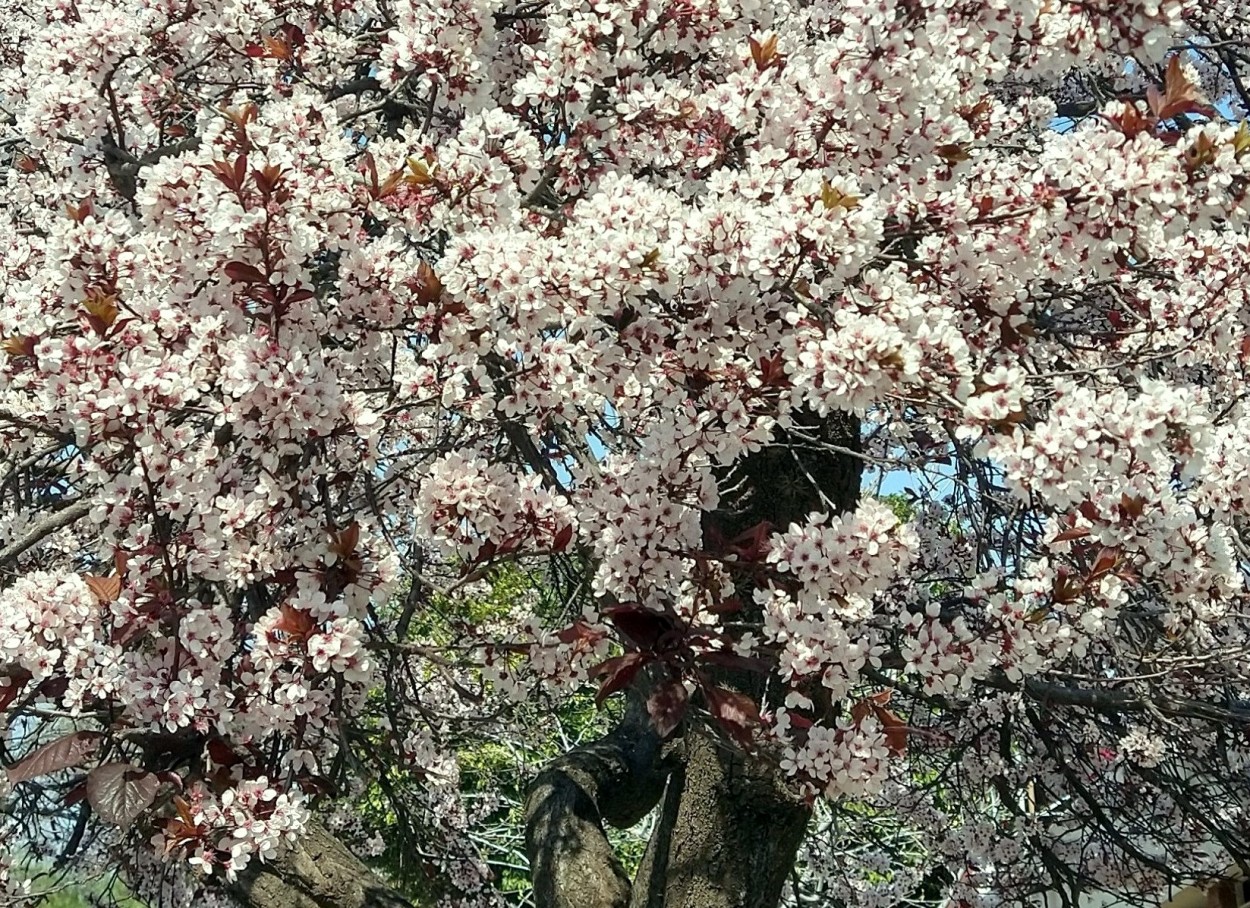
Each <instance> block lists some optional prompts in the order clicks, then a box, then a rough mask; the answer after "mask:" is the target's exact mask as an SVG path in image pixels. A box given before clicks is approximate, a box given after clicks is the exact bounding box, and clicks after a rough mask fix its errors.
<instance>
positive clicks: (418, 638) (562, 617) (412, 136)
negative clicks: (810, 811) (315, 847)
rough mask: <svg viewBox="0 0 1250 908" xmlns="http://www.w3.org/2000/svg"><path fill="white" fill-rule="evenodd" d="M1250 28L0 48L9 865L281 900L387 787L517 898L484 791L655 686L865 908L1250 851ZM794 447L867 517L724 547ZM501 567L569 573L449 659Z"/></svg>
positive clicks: (189, 22) (524, 34) (525, 35)
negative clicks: (844, 475) (497, 855)
mask: <svg viewBox="0 0 1250 908" xmlns="http://www.w3.org/2000/svg"><path fill="white" fill-rule="evenodd" d="M1240 6H1241V4H1240V3H1238V2H1236V0H1226V2H1223V3H1220V2H1202V3H1199V2H1191V0H1090V2H1082V3H1074V2H1057V0H898V2H888V0H810V2H809V0H771V2H760V0H738V2H731V0H622V2H614V0H547V2H537V0H535V2H530V0H521V2H518V0H38V2H30V3H25V4H22V5H21V8H20V9H15V10H13V11H10V12H6V13H4V14H3V16H2V17H0V116H2V117H3V122H2V123H0V145H2V146H3V151H2V154H0V174H2V175H3V180H4V194H3V197H2V198H0V336H2V339H3V341H2V343H3V352H2V353H0V450H2V451H3V453H4V456H5V458H6V460H7V461H8V463H9V465H10V469H9V470H8V472H7V474H6V476H5V478H4V479H3V487H2V489H0V491H2V493H3V495H4V499H3V500H4V509H3V514H2V515H0V567H3V568H4V570H5V571H6V572H7V575H6V580H5V581H4V583H3V586H2V589H0V709H2V710H3V712H4V713H5V715H7V717H8V719H7V721H8V723H9V725H8V732H7V737H6V739H5V748H6V755H7V756H6V760H7V762H8V765H9V781H10V783H11V784H8V783H0V786H3V785H6V784H7V785H8V787H9V788H10V789H11V790H10V791H9V792H8V797H9V799H10V809H9V821H7V822H10V826H11V828H9V829H8V834H10V835H12V836H14V838H13V839H12V841H13V842H16V841H17V838H16V836H17V835H18V832H19V830H22V829H24V830H25V834H26V835H27V836H35V835H36V834H37V833H38V831H39V829H40V828H43V829H44V830H45V831H46V829H47V826H46V824H47V823H48V822H61V821H56V820H48V819H46V817H47V816H48V814H49V813H52V814H56V813H57V811H62V812H63V815H64V816H65V817H68V818H69V821H70V822H71V825H72V821H73V818H74V817H75V816H77V815H78V811H79V806H78V804H79V802H82V803H86V804H88V805H89V806H90V814H91V817H92V818H93V819H92V820H91V822H92V824H93V828H94V824H99V825H100V827H101V829H103V830H105V831H104V832H102V833H101V835H102V836H103V838H102V839H100V841H102V842H105V843H113V844H114V845H117V846H118V847H121V846H122V845H124V848H125V849H127V850H126V851H125V853H126V854H131V855H141V853H142V852H143V850H144V849H147V851H148V852H149V853H151V854H153V855H155V858H142V857H133V858H130V859H128V860H132V862H133V865H134V866H135V867H136V868H143V867H151V866H154V865H153V864H152V861H153V860H156V859H157V858H159V859H160V860H161V861H164V862H166V863H167V864H169V865H177V866H182V867H184V868H185V867H187V866H188V862H189V866H190V867H191V868H192V870H191V872H190V874H191V875H190V876H189V878H190V879H195V878H203V875H205V874H207V875H208V877H209V878H210V879H217V878H226V879H234V878H235V876H236V875H237V874H239V873H240V872H242V871H244V870H245V869H246V868H247V867H248V866H249V865H251V864H253V863H254V862H263V861H270V860H272V859H273V858H274V857H275V856H276V855H278V854H280V853H281V851H282V849H284V848H286V847H288V846H289V845H290V843H292V842H294V841H296V840H297V839H298V838H299V837H300V836H301V835H302V834H303V833H304V830H305V829H306V828H307V826H308V823H309V822H310V816H311V815H312V812H313V811H315V810H316V809H318V805H317V801H318V799H324V800H325V802H326V803H327V804H333V803H334V794H335V793H337V794H339V795H343V794H348V795H351V794H359V793H360V792H361V791H362V790H363V788H362V786H364V785H365V784H366V782H367V781H368V780H369V779H372V778H374V777H375V776H376V775H377V774H378V773H379V772H381V773H382V775H383V777H385V774H386V772H390V771H391V770H379V769H378V768H377V767H376V766H370V765H368V761H367V760H362V758H361V757H360V756H359V754H358V753H357V752H356V751H355V750H354V748H357V749H358V748H362V747H368V748H372V749H373V750H374V751H375V752H377V753H383V752H385V753H386V754H387V755H388V756H387V759H389V760H391V761H392V762H391V764H390V765H391V766H392V767H402V768H403V771H405V772H409V773H413V774H415V775H416V777H417V778H419V780H420V784H419V785H417V786H416V788H415V790H416V791H417V792H419V794H412V793H411V792H410V793H409V794H408V795H407V797H409V798H410V799H415V800H413V801H412V803H410V804H409V807H410V808H411V809H413V810H420V811H424V812H426V815H428V817H429V818H430V819H429V820H428V825H429V828H430V829H431V830H434V831H431V832H430V835H431V836H432V837H435V836H436V837H437V842H438V843H439V844H438V845H437V847H436V848H433V849H432V851H431V853H430V854H429V855H427V857H426V859H425V860H426V862H427V864H428V865H429V867H430V868H436V869H435V870H431V872H434V873H436V874H437V875H439V876H440V877H442V878H444V879H446V880H450V883H449V886H448V889H447V893H448V895H447V898H449V899H453V900H454V899H458V898H459V899H463V900H464V901H465V903H466V904H485V903H487V902H488V901H489V900H490V898H492V897H493V896H490V895H489V892H490V891H491V880H490V871H489V869H488V868H487V866H486V865H485V863H484V862H483V859H482V857H481V855H480V853H479V851H478V850H477V846H476V845H474V843H473V841H472V840H471V838H470V837H469V836H468V830H469V828H470V827H471V826H472V824H473V822H474V819H473V810H474V809H476V808H473V807H471V806H470V805H468V804H467V802H465V801H464V800H463V799H462V798H461V796H460V793H459V792H460V788H459V782H458V772H459V770H458V767H457V761H456V756H455V750H456V749H457V747H459V746H461V745H462V744H463V742H465V741H466V740H469V739H471V738H472V737H473V736H474V735H478V736H482V735H487V736H492V737H495V738H498V739H504V740H506V739H507V737H508V735H510V734H514V733H515V734H520V733H521V732H520V731H517V730H516V728H515V727H514V726H513V725H510V724H509V723H510V722H512V721H513V720H512V719H510V718H509V717H510V716H515V715H518V714H519V713H516V712H515V710H516V709H520V706H518V705H517V704H525V703H527V702H529V703H532V702H536V701H535V698H540V699H541V700H542V702H547V703H551V702H556V701H558V700H559V699H560V698H563V697H566V696H568V695H570V694H572V693H574V692H576V691H578V690H579V689H582V688H584V687H585V686H586V685H588V684H600V685H603V686H604V689H603V691H602V692H603V694H604V695H605V696H607V695H610V694H611V693H612V692H614V691H616V690H618V689H625V688H626V687H628V686H630V684H631V682H633V681H634V680H635V675H636V673H638V672H640V670H642V669H643V668H644V667H647V666H649V665H650V666H653V667H659V668H660V669H661V671H660V672H659V674H658V675H653V677H658V678H659V680H658V681H655V682H654V683H653V685H652V686H653V692H652V693H651V695H650V696H651V702H650V711H651V715H652V719H653V721H654V723H655V724H656V726H657V727H658V729H659V730H660V731H661V732H662V733H664V734H665V735H666V736H672V735H674V734H679V733H680V727H682V726H683V725H690V724H691V723H707V725H708V727H710V728H712V729H714V730H716V733H717V734H720V735H723V736H724V737H725V738H726V740H727V741H729V742H732V744H733V746H735V747H739V748H742V749H744V750H747V751H750V752H752V753H753V754H755V755H756V758H757V759H759V760H765V761H773V762H775V763H776V765H778V766H779V767H780V768H781V770H782V771H784V773H785V774H786V777H787V778H788V779H789V781H790V783H791V784H792V785H793V786H794V787H795V789H796V790H797V791H799V792H801V793H802V794H804V795H805V796H807V797H808V798H809V799H810V800H812V801H813V802H815V803H816V804H818V805H824V806H820V807H818V813H819V815H820V816H823V817H826V818H832V819H830V821H829V822H828V823H825V824H817V825H816V826H814V827H813V831H812V838H811V840H810V843H809V847H808V849H807V854H806V857H805V858H804V864H805V867H806V871H805V873H806V874H807V879H808V880H809V884H810V885H811V886H815V887H817V888H818V889H819V890H820V891H822V892H826V893H830V894H831V895H830V897H836V898H837V899H838V900H841V901H845V902H849V903H851V904H862V905H866V906H877V905H888V904H894V903H896V902H898V901H900V900H902V899H904V898H906V897H909V896H910V894H912V893H914V891H915V889H916V886H917V885H919V883H920V882H921V881H927V884H932V883H933V881H938V882H939V883H940V886H941V890H940V894H941V896H942V897H943V898H945V897H950V898H954V899H956V900H959V901H961V902H962V903H966V904H972V903H977V904H980V903H983V902H984V901H987V900H988V901H993V900H996V899H999V898H1002V897H1008V896H1011V895H1014V894H1018V893H1021V892H1028V891H1034V890H1037V889H1049V888H1055V887H1057V886H1058V887H1061V888H1062V887H1065V886H1066V887H1068V890H1066V891H1079V889H1082V888H1083V889H1089V888H1099V887H1101V888H1106V889H1110V890H1125V891H1129V892H1140V893H1153V892H1156V891H1158V890H1159V888H1160V887H1161V886H1162V885H1163V884H1164V883H1166V882H1168V881H1169V880H1170V878H1171V875H1172V874H1175V875H1177V876H1185V875H1188V876H1189V877H1197V876H1201V875H1203V874H1212V873H1218V872H1221V871H1223V870H1224V869H1225V867H1227V866H1228V865H1229V864H1231V863H1232V862H1233V860H1234V859H1237V858H1240V857H1245V856H1247V854H1248V853H1250V838H1248V834H1247V833H1246V829H1247V825H1246V824H1247V821H1248V819H1250V818H1248V817H1247V810H1248V809H1250V781H1248V777H1247V775H1246V770H1247V767H1248V766H1250V739H1247V737H1246V731H1245V728H1246V726H1247V723H1250V710H1248V709H1247V708H1246V707H1245V705H1244V703H1243V698H1246V697H1250V618H1248V617H1247V615H1248V612H1247V606H1248V604H1250V602H1248V600H1247V595H1246V594H1247V587H1246V579H1247V573H1246V571H1247V562H1248V559H1250V552H1247V548H1246V546H1247V541H1248V537H1247V526H1248V524H1247V518H1248V516H1250V444H1248V443H1247V440H1248V439H1250V407H1248V406H1247V394H1248V393H1250V277H1247V273H1248V268H1250V230H1248V229H1247V222H1248V218H1250V197H1248V193H1250V127H1247V125H1246V123H1245V121H1244V118H1245V117H1246V115H1247V103H1250V96H1248V95H1247V92H1246V88H1245V84H1244V81H1245V80H1246V78H1247V68H1246V65H1245V60H1246V59H1250V57H1244V56H1237V54H1239V53H1241V54H1244V53H1245V48H1246V44H1245V43H1244V42H1246V41H1247V40H1250V36H1248V35H1247V32H1246V29H1247V26H1246V25H1245V19H1244V18H1242V19H1241V21H1240V23H1239V21H1238V18H1239V17H1238V15H1237V13H1238V8H1239V7H1240ZM1241 11H1242V12H1244V9H1243V10H1241ZM1238 29H1240V31H1239V30H1238ZM1239 42H1242V43H1239ZM1239 66H1240V67H1241V69H1240V70H1239V69H1238V67H1239ZM839 419H840V420H844V421H845V420H850V421H851V422H852V423H853V424H854V426H856V427H857V431H856V432H855V433H854V437H849V438H844V439H843V440H842V441H840V442H838V441H836V440H835V441H830V440H829V436H828V435H827V434H826V435H821V434H820V433H819V432H818V431H817V429H816V428H812V427H817V428H819V427H820V426H822V425H828V424H829V422H830V421H831V420H832V421H836V420H839ZM786 433H789V436H788V437H797V438H800V439H805V440H806V442H808V446H809V448H810V449H813V450H815V449H821V448H822V446H823V448H824V449H825V450H826V453H828V452H833V453H836V454H839V455H841V456H848V457H852V458H854V459H856V460H858V461H859V462H861V463H862V464H863V468H864V471H865V472H864V479H865V481H866V482H867V483H869V485H868V486H866V491H865V493H864V494H863V495H862V496H861V497H860V499H859V501H858V503H855V502H849V503H848V502H846V501H843V500H839V499H838V497H837V496H835V495H833V493H831V492H828V490H827V489H825V488H824V487H823V486H822V483H821V481H820V480H819V478H818V477H813V476H809V477H807V479H808V480H810V484H811V485H812V486H813V488H814V490H815V491H814V494H815V495H816V496H817V497H816V502H817V504H816V506H815V507H813V508H811V509H808V510H807V511H805V512H804V513H803V514H799V515H798V516H795V517H792V518H787V519H786V521H785V522H784V525H772V524H771V523H765V522H758V523H756V524H755V525H753V526H751V527H749V528H748V529H747V531H746V532H745V533H743V534H742V535H737V534H734V538H728V536H727V534H725V533H721V532H719V530H718V527H717V525H716V522H715V520H713V519H712V518H710V517H709V515H713V514H716V513H719V512H720V511H722V510H723V509H725V508H726V507H728V506H729V505H730V504H731V503H733V502H737V501H738V500H739V498H740V497H741V496H740V495H739V491H740V490H739V489H738V488H737V487H736V486H735V485H734V482H735V479H737V478H740V477H738V476H737V474H736V473H735V472H734V470H733V467H734V465H735V464H741V463H743V462H745V461H746V460H747V459H748V458H749V457H750V456H751V455H752V454H753V452H759V451H761V450H762V449H764V448H766V447H768V446H770V445H772V444H773V443H774V442H775V441H776V439H778V438H779V437H781V436H782V435H784V434H786ZM787 481H788V482H790V481H791V480H787ZM857 485H858V483H857ZM904 489H905V490H907V491H906V492H904V493H903V495H902V496H896V497H895V498H893V499H888V496H887V498H883V497H882V494H881V493H889V492H901V491H902V490H904ZM786 492H787V490H785V489H780V490H770V489H769V488H768V487H767V484H765V485H764V486H762V487H761V486H760V485H759V484H758V483H757V487H756V488H753V489H748V490H747V492H746V493H745V494H746V495H747V497H748V499H749V498H750V497H751V496H754V497H755V498H756V499H758V498H760V497H761V496H769V495H773V494H777V495H783V494H786ZM735 496H737V497H735ZM903 496H906V498H904V497H903ZM822 502H823V503H822ZM504 563H511V564H519V565H524V566H525V569H526V570H544V569H546V568H544V566H550V568H551V570H552V571H553V572H555V573H558V572H559V571H558V570H557V569H561V566H563V568H562V569H563V570H564V571H565V576H566V578H567V576H568V574H569V571H573V572H574V573H576V572H577V571H580V572H581V573H579V574H577V578H579V579H578V582H577V583H573V582H570V583H569V585H568V589H567V590H565V595H563V597H562V598H561V597H557V598H558V599H559V601H554V604H553V600H552V599H551V598H550V597H547V598H545V599H543V601H542V602H539V601H538V600H537V599H534V598H533V597H530V598H524V597H521V598H518V599H516V601H514V602H512V603H511V605H510V606H509V608H507V609H504V610H502V611H496V612H492V613H491V614H488V615H471V614H470V611H471V610H468V609H462V610H461V611H460V612H457V603H463V602H466V601H468V599H469V598H470V597H471V596H473V595H478V594H480V591H481V587H482V583H483V582H484V581H483V578H489V577H490V576H492V575H491V573H490V571H492V570H493V569H494V568H495V567H497V566H498V565H500V564H504ZM553 576H554V573H553ZM434 604H437V606H438V610H439V615H440V617H439V619H438V621H437V622H435V621H433V620H432V619H431V618H429V615H430V613H431V612H432V611H433V610H435V607H434ZM608 660H611V661H608ZM648 670H650V669H648ZM754 670H759V671H763V672H765V673H768V674H769V677H770V678H771V680H770V681H769V683H768V685H767V686H766V688H765V689H764V693H763V695H762V696H748V695H747V694H745V693H743V692H742V691H741V690H740V689H738V688H737V687H735V685H734V684H733V683H731V681H729V680H725V679H727V678H731V677H732V673H733V672H748V673H749V672H751V671H754ZM726 673H729V674H726ZM638 677H641V675H639V676H638ZM510 704H512V705H510ZM510 710H512V712H510ZM38 746H45V749H44V750H43V751H38V752H34V749H35V748H36V747H38ZM32 754H33V755H32ZM84 773H86V775H85V780H84V775H83V774H84ZM57 780H64V782H63V784H62V783H60V782H58V781H57ZM345 780H346V781H345ZM58 786H59V787H58ZM3 793H4V792H3V791H0V794H3ZM84 798H85V801H84ZM414 804H415V805H416V806H413V805H414ZM847 805H856V806H855V808H854V809H844V808H846V807H847ZM41 811H42V812H41ZM822 811H823V812H822ZM82 815H83V816H84V817H85V816H87V812H86V810H85V809H84V811H83V814H82ZM35 816H43V817H45V819H43V820H39V819H33V820H32V819H31V818H32V817H35ZM356 822H359V821H356ZM32 824H33V825H32ZM40 824H43V826H42V827H41V826H40ZM109 827H115V831H114V832H112V833H107V829H108V828H109ZM358 831H359V832H360V833H361V835H362V836H365V835H373V834H374V833H376V832H377V831H379V830H378V828H365V829H361V830H358ZM4 834H6V833H5V832H4V831H3V830H0V835H4ZM110 835H111V838H110V837H109V836H110ZM431 841H434V839H433V838H432V839H431ZM839 843H841V844H839ZM847 843H857V844H856V846H855V847H854V848H852V847H850V845H849V844H847ZM865 843H868V844H865ZM377 847H378V848H379V849H380V848H381V847H382V846H381V845H378V846H377ZM839 849H841V850H839ZM2 850H3V847H2V846H0V851H2ZM13 853H16V851H14V852H13ZM831 855H832V856H833V857H832V858H831ZM97 857H98V856H97ZM0 860H2V859H0ZM110 860H112V859H111V858H110ZM831 860H832V863H830V861H831ZM145 861H146V862H147V863H145ZM0 878H6V877H5V871H4V870H2V869H0ZM7 885H9V886H10V887H11V890H12V893H13V894H14V895H15V897H16V894H19V893H20V892H21V887H22V885H23V883H22V881H21V880H20V879H19V874H18V873H17V872H16V869H15V870H14V872H13V873H12V875H11V879H9V880H8V883H7Z"/></svg>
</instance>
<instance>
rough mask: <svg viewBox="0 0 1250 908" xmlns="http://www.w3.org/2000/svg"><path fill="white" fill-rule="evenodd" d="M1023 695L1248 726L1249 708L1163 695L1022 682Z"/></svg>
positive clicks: (999, 683) (997, 682) (1005, 686)
mask: <svg viewBox="0 0 1250 908" xmlns="http://www.w3.org/2000/svg"><path fill="white" fill-rule="evenodd" d="M989 684H990V686H991V687H997V688H999V689H1001V690H1017V689H1018V688H1017V687H1016V686H1015V685H1012V684H1010V683H1009V682H1007V680H1006V679H1005V678H1001V677H1000V678H991V679H989ZM1023 693H1024V694H1025V696H1027V697H1028V698H1029V699H1031V700H1035V701H1037V702H1038V703H1039V704H1041V705H1043V706H1044V705H1046V704H1048V703H1054V704H1058V705H1060V706H1075V707H1079V708H1082V709H1088V710H1092V711H1093V712H1099V713H1144V712H1157V713H1160V714H1162V715H1164V716H1169V717H1171V718H1175V719H1201V720H1205V721H1207V722H1216V723H1219V724H1236V725H1246V724H1250V710H1248V709H1230V708H1227V707H1223V706H1217V705H1216V704H1214V703H1208V702H1206V701H1204V700H1186V699H1179V698H1176V697H1169V696H1167V695H1164V694H1159V695H1157V696H1153V697H1142V696H1137V695H1135V694H1132V693H1128V692H1126V691H1119V690H1099V689H1097V688H1082V687H1069V686H1067V685H1065V684H1055V683H1051V682H1047V681H1039V680H1036V679H1033V680H1029V681H1026V682H1024V685H1023Z"/></svg>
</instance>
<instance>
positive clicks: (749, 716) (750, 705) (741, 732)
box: [703, 685, 760, 749]
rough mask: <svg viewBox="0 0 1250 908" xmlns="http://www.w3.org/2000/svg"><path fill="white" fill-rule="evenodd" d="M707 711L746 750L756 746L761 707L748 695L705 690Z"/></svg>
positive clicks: (722, 690)
mask: <svg viewBox="0 0 1250 908" xmlns="http://www.w3.org/2000/svg"><path fill="white" fill-rule="evenodd" d="M703 696H704V697H705V698H706V699H707V710H708V712H709V713H711V714H712V718H713V719H715V720H716V724H717V725H719V726H720V727H721V729H722V730H724V732H725V734H727V735H729V736H730V737H731V738H733V739H734V740H735V741H737V742H738V743H739V744H740V745H742V746H743V747H744V748H748V749H749V748H751V747H752V746H753V745H754V743H755V742H754V734H755V729H757V728H758V727H759V724H760V711H759V707H757V706H756V705H755V701H754V700H752V699H751V698H750V697H748V696H747V695H746V694H744V693H741V692H739V691H736V690H728V689H727V688H724V687H712V686H711V685H708V686H705V687H704V688H703Z"/></svg>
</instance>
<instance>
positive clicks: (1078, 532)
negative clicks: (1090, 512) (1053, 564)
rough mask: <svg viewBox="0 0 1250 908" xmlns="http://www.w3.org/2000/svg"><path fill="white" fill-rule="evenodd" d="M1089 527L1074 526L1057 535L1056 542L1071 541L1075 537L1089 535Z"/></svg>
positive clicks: (1081, 537)
mask: <svg viewBox="0 0 1250 908" xmlns="http://www.w3.org/2000/svg"><path fill="white" fill-rule="evenodd" d="M1089 532H1090V531H1089V528H1088V527H1073V528H1072V529H1070V530H1064V531H1063V532H1062V533H1058V534H1056V535H1055V540H1054V541H1055V542H1070V541H1071V540H1073V539H1084V538H1085V537H1086V536H1088V535H1089Z"/></svg>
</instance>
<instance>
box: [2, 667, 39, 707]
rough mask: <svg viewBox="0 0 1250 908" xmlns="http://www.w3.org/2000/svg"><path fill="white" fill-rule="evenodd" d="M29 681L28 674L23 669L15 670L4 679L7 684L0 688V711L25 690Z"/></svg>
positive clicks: (29, 676) (29, 675)
mask: <svg viewBox="0 0 1250 908" xmlns="http://www.w3.org/2000/svg"><path fill="white" fill-rule="evenodd" d="M30 679H31V674H30V672H28V671H26V670H25V669H21V668H19V669H17V670H16V671H14V672H12V673H10V674H9V676H8V677H7V678H6V679H4V680H6V681H8V684H6V685H4V686H3V687H0V709H4V708H5V707H7V706H8V705H9V704H10V703H12V702H13V701H14V700H16V699H17V695H18V694H20V693H21V692H22V691H23V690H25V689H26V684H27V682H28V681H30Z"/></svg>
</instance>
